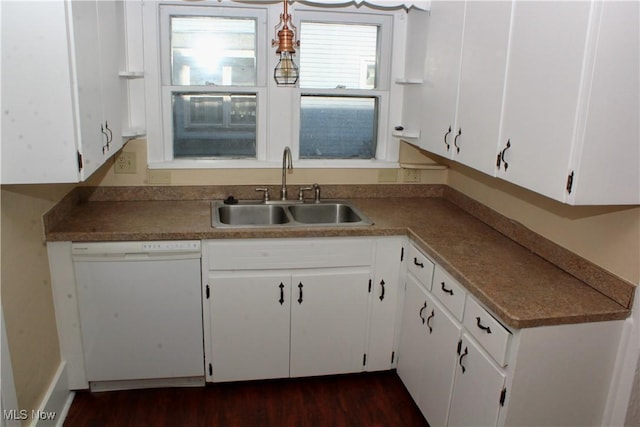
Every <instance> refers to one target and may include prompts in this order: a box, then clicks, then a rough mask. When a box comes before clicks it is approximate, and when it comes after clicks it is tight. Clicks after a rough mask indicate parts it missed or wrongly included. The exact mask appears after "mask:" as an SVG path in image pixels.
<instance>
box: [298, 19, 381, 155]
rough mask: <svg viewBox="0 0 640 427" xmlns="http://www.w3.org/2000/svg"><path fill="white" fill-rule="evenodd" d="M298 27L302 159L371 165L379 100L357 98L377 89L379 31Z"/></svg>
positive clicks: (335, 25)
mask: <svg viewBox="0 0 640 427" xmlns="http://www.w3.org/2000/svg"><path fill="white" fill-rule="evenodd" d="M300 27H301V31H300V34H301V37H300V39H301V45H302V47H301V48H300V87H301V88H302V90H303V92H302V94H301V99H300V158H302V159H318V158H319V159H374V158H375V157H376V145H377V136H378V135H377V130H378V102H379V97H378V96H362V95H360V94H357V93H355V92H357V91H360V90H365V91H370V90H372V89H375V88H376V74H377V68H378V61H377V55H378V38H379V37H378V34H379V27H378V25H362V24H342V23H329V22H304V21H303V22H302V23H301V24H300ZM307 89H328V90H333V93H331V96H327V95H324V96H318V95H316V94H313V93H310V92H307V91H306V90H307ZM336 89H337V91H336ZM346 91H349V93H348V94H347V93H345V92H346ZM325 94H329V92H325Z"/></svg>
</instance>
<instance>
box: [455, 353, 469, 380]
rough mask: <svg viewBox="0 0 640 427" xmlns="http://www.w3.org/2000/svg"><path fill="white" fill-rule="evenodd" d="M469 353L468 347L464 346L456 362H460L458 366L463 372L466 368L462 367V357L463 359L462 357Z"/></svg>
mask: <svg viewBox="0 0 640 427" xmlns="http://www.w3.org/2000/svg"><path fill="white" fill-rule="evenodd" d="M467 354H469V348H468V347H465V348H464V351H463V352H462V354H461V355H460V360H459V361H458V363H459V364H460V367H461V368H462V373H463V374H464V372H465V371H466V370H467V368H465V367H464V365H463V364H462V359H464V357H465V356H466V355H467Z"/></svg>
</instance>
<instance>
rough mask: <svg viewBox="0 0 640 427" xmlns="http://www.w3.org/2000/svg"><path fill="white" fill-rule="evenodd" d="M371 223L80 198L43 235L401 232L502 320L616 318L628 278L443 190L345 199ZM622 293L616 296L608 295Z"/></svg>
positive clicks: (195, 204)
mask: <svg viewBox="0 0 640 427" xmlns="http://www.w3.org/2000/svg"><path fill="white" fill-rule="evenodd" d="M350 201H351V202H352V203H354V204H355V205H356V206H357V207H358V208H360V209H361V210H362V211H363V212H364V213H365V214H367V215H368V216H369V217H370V218H371V219H372V220H373V221H374V223H375V224H374V225H373V226H358V227H304V228H272V229H265V228H253V229H246V228H243V229H229V228H224V229H223V228H213V227H212V226H211V211H210V201H208V200H143V201H135V200H131V201H117V200H110V201H81V202H79V203H77V204H74V205H73V206H72V207H71V208H70V209H69V210H68V212H66V213H65V215H64V216H63V217H61V218H59V219H58V220H56V221H51V224H49V225H47V220H46V218H45V224H46V238H47V240H48V241H118V240H178V239H195V240H200V239H234V238H244V239H246V238H286V237H335V236H391V235H408V236H409V237H410V238H411V239H412V241H413V242H414V243H415V244H416V245H417V246H418V247H420V248H421V249H422V250H423V251H424V252H425V253H427V254H428V255H429V256H430V257H431V258H432V259H433V260H434V261H436V262H437V263H438V264H440V265H441V266H442V267H444V268H445V269H446V270H447V271H448V272H449V273H450V274H451V275H452V276H453V277H455V278H456V279H457V280H458V281H460V283H462V285H464V286H465V287H466V289H467V290H468V292H469V293H470V294H471V295H473V296H474V297H475V298H477V299H478V300H479V301H481V302H482V303H483V304H484V305H485V306H486V307H487V308H489V309H490V310H491V311H493V313H494V314H495V315H496V316H497V317H498V318H499V319H500V320H501V321H502V322H503V323H504V324H505V325H506V326H509V327H512V328H529V327H536V326H544V325H557V324H567V323H583V322H595V321H605V320H619V319H624V318H626V317H628V315H629V314H630V303H628V304H627V305H625V304H626V303H627V300H629V301H630V300H631V299H632V297H633V292H634V291H635V289H634V288H635V287H634V286H633V285H632V284H628V286H629V288H628V289H627V288H626V287H624V286H623V287H622V291H621V292H620V291H619V290H618V291H614V295H613V297H612V296H611V295H609V296H607V295H605V293H606V292H605V293H603V292H601V291H599V290H597V287H594V286H592V285H590V284H587V283H585V281H583V280H580V279H578V278H576V277H575V276H574V275H572V274H569V273H567V272H565V271H564V270H563V269H561V268H559V267H558V266H556V265H554V264H553V263H551V262H549V261H547V260H545V259H544V258H542V257H541V256H539V255H537V254H536V253H534V252H532V251H531V250H530V249H528V248H526V247H524V246H522V245H521V244H519V243H516V242H515V241H514V240H512V239H510V238H509V237H507V236H505V235H504V234H502V233H500V232H498V231H497V230H496V229H494V228H492V227H490V226H489V225H487V224H486V223H485V222H482V221H480V220H479V219H477V218H476V217H475V216H473V215H471V214H470V213H469V212H467V211H466V210H463V209H462V208H461V207H459V206H458V205H456V204H454V203H452V202H451V201H449V200H447V199H445V198H442V197H399V198H370V199H364V198H359V199H351V200H350ZM616 292H617V293H618V294H620V293H621V294H622V295H621V296H620V297H618V296H617V295H616Z"/></svg>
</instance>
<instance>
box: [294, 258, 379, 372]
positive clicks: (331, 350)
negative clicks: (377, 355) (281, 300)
mask: <svg viewBox="0 0 640 427" xmlns="http://www.w3.org/2000/svg"><path fill="white" fill-rule="evenodd" d="M369 279H370V273H369V270H368V269H367V270H361V269H358V270H345V271H336V270H327V271H321V270H318V271H317V272H308V273H306V272H305V273H299V274H294V275H293V276H292V282H291V288H292V290H291V357H290V375H291V376H292V377H303V376H312V375H326V374H340V373H347V372H360V371H362V370H363V369H364V363H363V358H364V353H365V339H366V333H365V332H366V320H367V300H368V296H369V291H368V288H369Z"/></svg>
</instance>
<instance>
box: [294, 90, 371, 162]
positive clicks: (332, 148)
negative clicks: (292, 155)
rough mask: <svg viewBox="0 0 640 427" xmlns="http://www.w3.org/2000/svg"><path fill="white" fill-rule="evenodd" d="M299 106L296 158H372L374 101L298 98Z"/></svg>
mask: <svg viewBox="0 0 640 427" xmlns="http://www.w3.org/2000/svg"><path fill="white" fill-rule="evenodd" d="M300 104H301V106H300V158H302V159H319V158H322V159H373V158H375V156H376V142H377V141H376V123H377V115H378V105H377V99H376V98H374V97H370V98H364V97H363V98H356V97H340V96H302V99H301V102H300Z"/></svg>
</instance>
